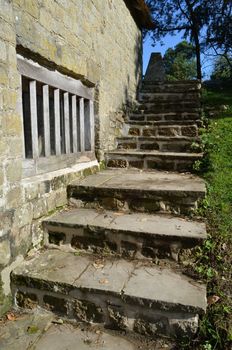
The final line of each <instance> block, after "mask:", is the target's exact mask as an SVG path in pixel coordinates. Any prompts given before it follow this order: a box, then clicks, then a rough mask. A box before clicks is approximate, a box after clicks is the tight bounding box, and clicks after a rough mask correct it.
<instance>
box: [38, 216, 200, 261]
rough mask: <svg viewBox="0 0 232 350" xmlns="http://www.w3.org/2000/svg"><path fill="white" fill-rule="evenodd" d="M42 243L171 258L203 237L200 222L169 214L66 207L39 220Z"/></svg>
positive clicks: (174, 257) (99, 251)
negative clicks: (41, 222) (43, 234)
mask: <svg viewBox="0 0 232 350" xmlns="http://www.w3.org/2000/svg"><path fill="white" fill-rule="evenodd" d="M43 228H44V230H45V232H46V244H47V245H51V244H55V245H57V246H59V247H66V251H67V249H68V248H69V247H70V248H73V249H82V250H87V251H88V252H93V253H98V254H104V253H105V252H107V254H116V255H120V256H121V255H122V256H124V257H129V258H137V259H139V258H142V259H144V258H152V259H154V258H159V259H162V258H172V259H174V260H178V255H179V251H180V249H186V248H192V247H194V246H196V245H197V244H200V243H202V241H203V240H204V239H206V227H205V224H204V223H201V222H196V221H190V220H186V219H181V218H178V217H172V216H170V215H149V214H143V213H130V214H128V213H123V212H114V211H106V210H104V211H101V212H99V211H97V210H95V209H72V210H71V209H70V210H69V211H63V212H61V213H59V214H55V215H53V216H51V217H49V218H48V219H47V220H45V221H44V222H43Z"/></svg>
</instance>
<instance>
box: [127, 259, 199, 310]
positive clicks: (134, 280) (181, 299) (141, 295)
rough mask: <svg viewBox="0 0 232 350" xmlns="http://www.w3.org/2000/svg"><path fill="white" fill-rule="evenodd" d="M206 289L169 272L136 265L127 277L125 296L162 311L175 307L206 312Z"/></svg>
mask: <svg viewBox="0 0 232 350" xmlns="http://www.w3.org/2000/svg"><path fill="white" fill-rule="evenodd" d="M205 294H206V289H205V286H204V285H201V284H199V283H196V282H194V281H191V280H190V279H189V278H187V277H185V276H183V275H179V274H176V273H174V272H172V271H170V270H168V269H162V270H161V269H157V268H152V267H149V266H148V267H147V266H144V265H143V264H138V265H137V266H136V268H135V269H134V271H133V274H132V275H131V276H130V279H129V280H128V282H127V284H126V286H125V288H124V293H123V295H124V297H125V298H127V297H129V299H134V298H136V299H143V300H146V302H147V303H148V304H151V303H154V304H155V305H157V304H160V305H161V308H162V306H163V307H164V306H165V305H169V308H170V309H172V307H171V306H173V308H174V309H177V308H178V307H179V308H180V309H181V308H182V307H183V306H185V307H184V308H183V309H185V310H186V308H187V309H189V310H191V311H192V310H193V309H194V308H195V310H198V311H199V312H201V311H202V310H205V309H206V298H205V297H204V296H205Z"/></svg>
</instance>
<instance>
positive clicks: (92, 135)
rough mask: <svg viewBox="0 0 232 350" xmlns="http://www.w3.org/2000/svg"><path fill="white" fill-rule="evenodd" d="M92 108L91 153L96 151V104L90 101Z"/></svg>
mask: <svg viewBox="0 0 232 350" xmlns="http://www.w3.org/2000/svg"><path fill="white" fill-rule="evenodd" d="M89 107H90V143H91V151H94V150H95V120H94V103H93V101H89Z"/></svg>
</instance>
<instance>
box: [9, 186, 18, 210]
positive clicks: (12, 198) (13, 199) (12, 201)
mask: <svg viewBox="0 0 232 350" xmlns="http://www.w3.org/2000/svg"><path fill="white" fill-rule="evenodd" d="M6 202H7V207H8V208H16V207H18V205H21V203H22V188H21V187H20V186H18V187H13V188H10V189H9V190H8V192H7V194H6Z"/></svg>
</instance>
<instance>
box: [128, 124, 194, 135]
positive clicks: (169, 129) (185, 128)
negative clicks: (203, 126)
mask: <svg viewBox="0 0 232 350" xmlns="http://www.w3.org/2000/svg"><path fill="white" fill-rule="evenodd" d="M122 134H123V136H127V135H131V136H155V137H162V136H169V137H173V136H180V137H181V136H183V137H198V124H197V123H196V122H194V121H189V122H188V121H186V122H182V121H174V122H173V124H172V123H171V122H168V121H163V122H156V121H154V122H151V121H150V122H139V121H138V122H127V123H126V124H125V125H124V128H123V132H122Z"/></svg>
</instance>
